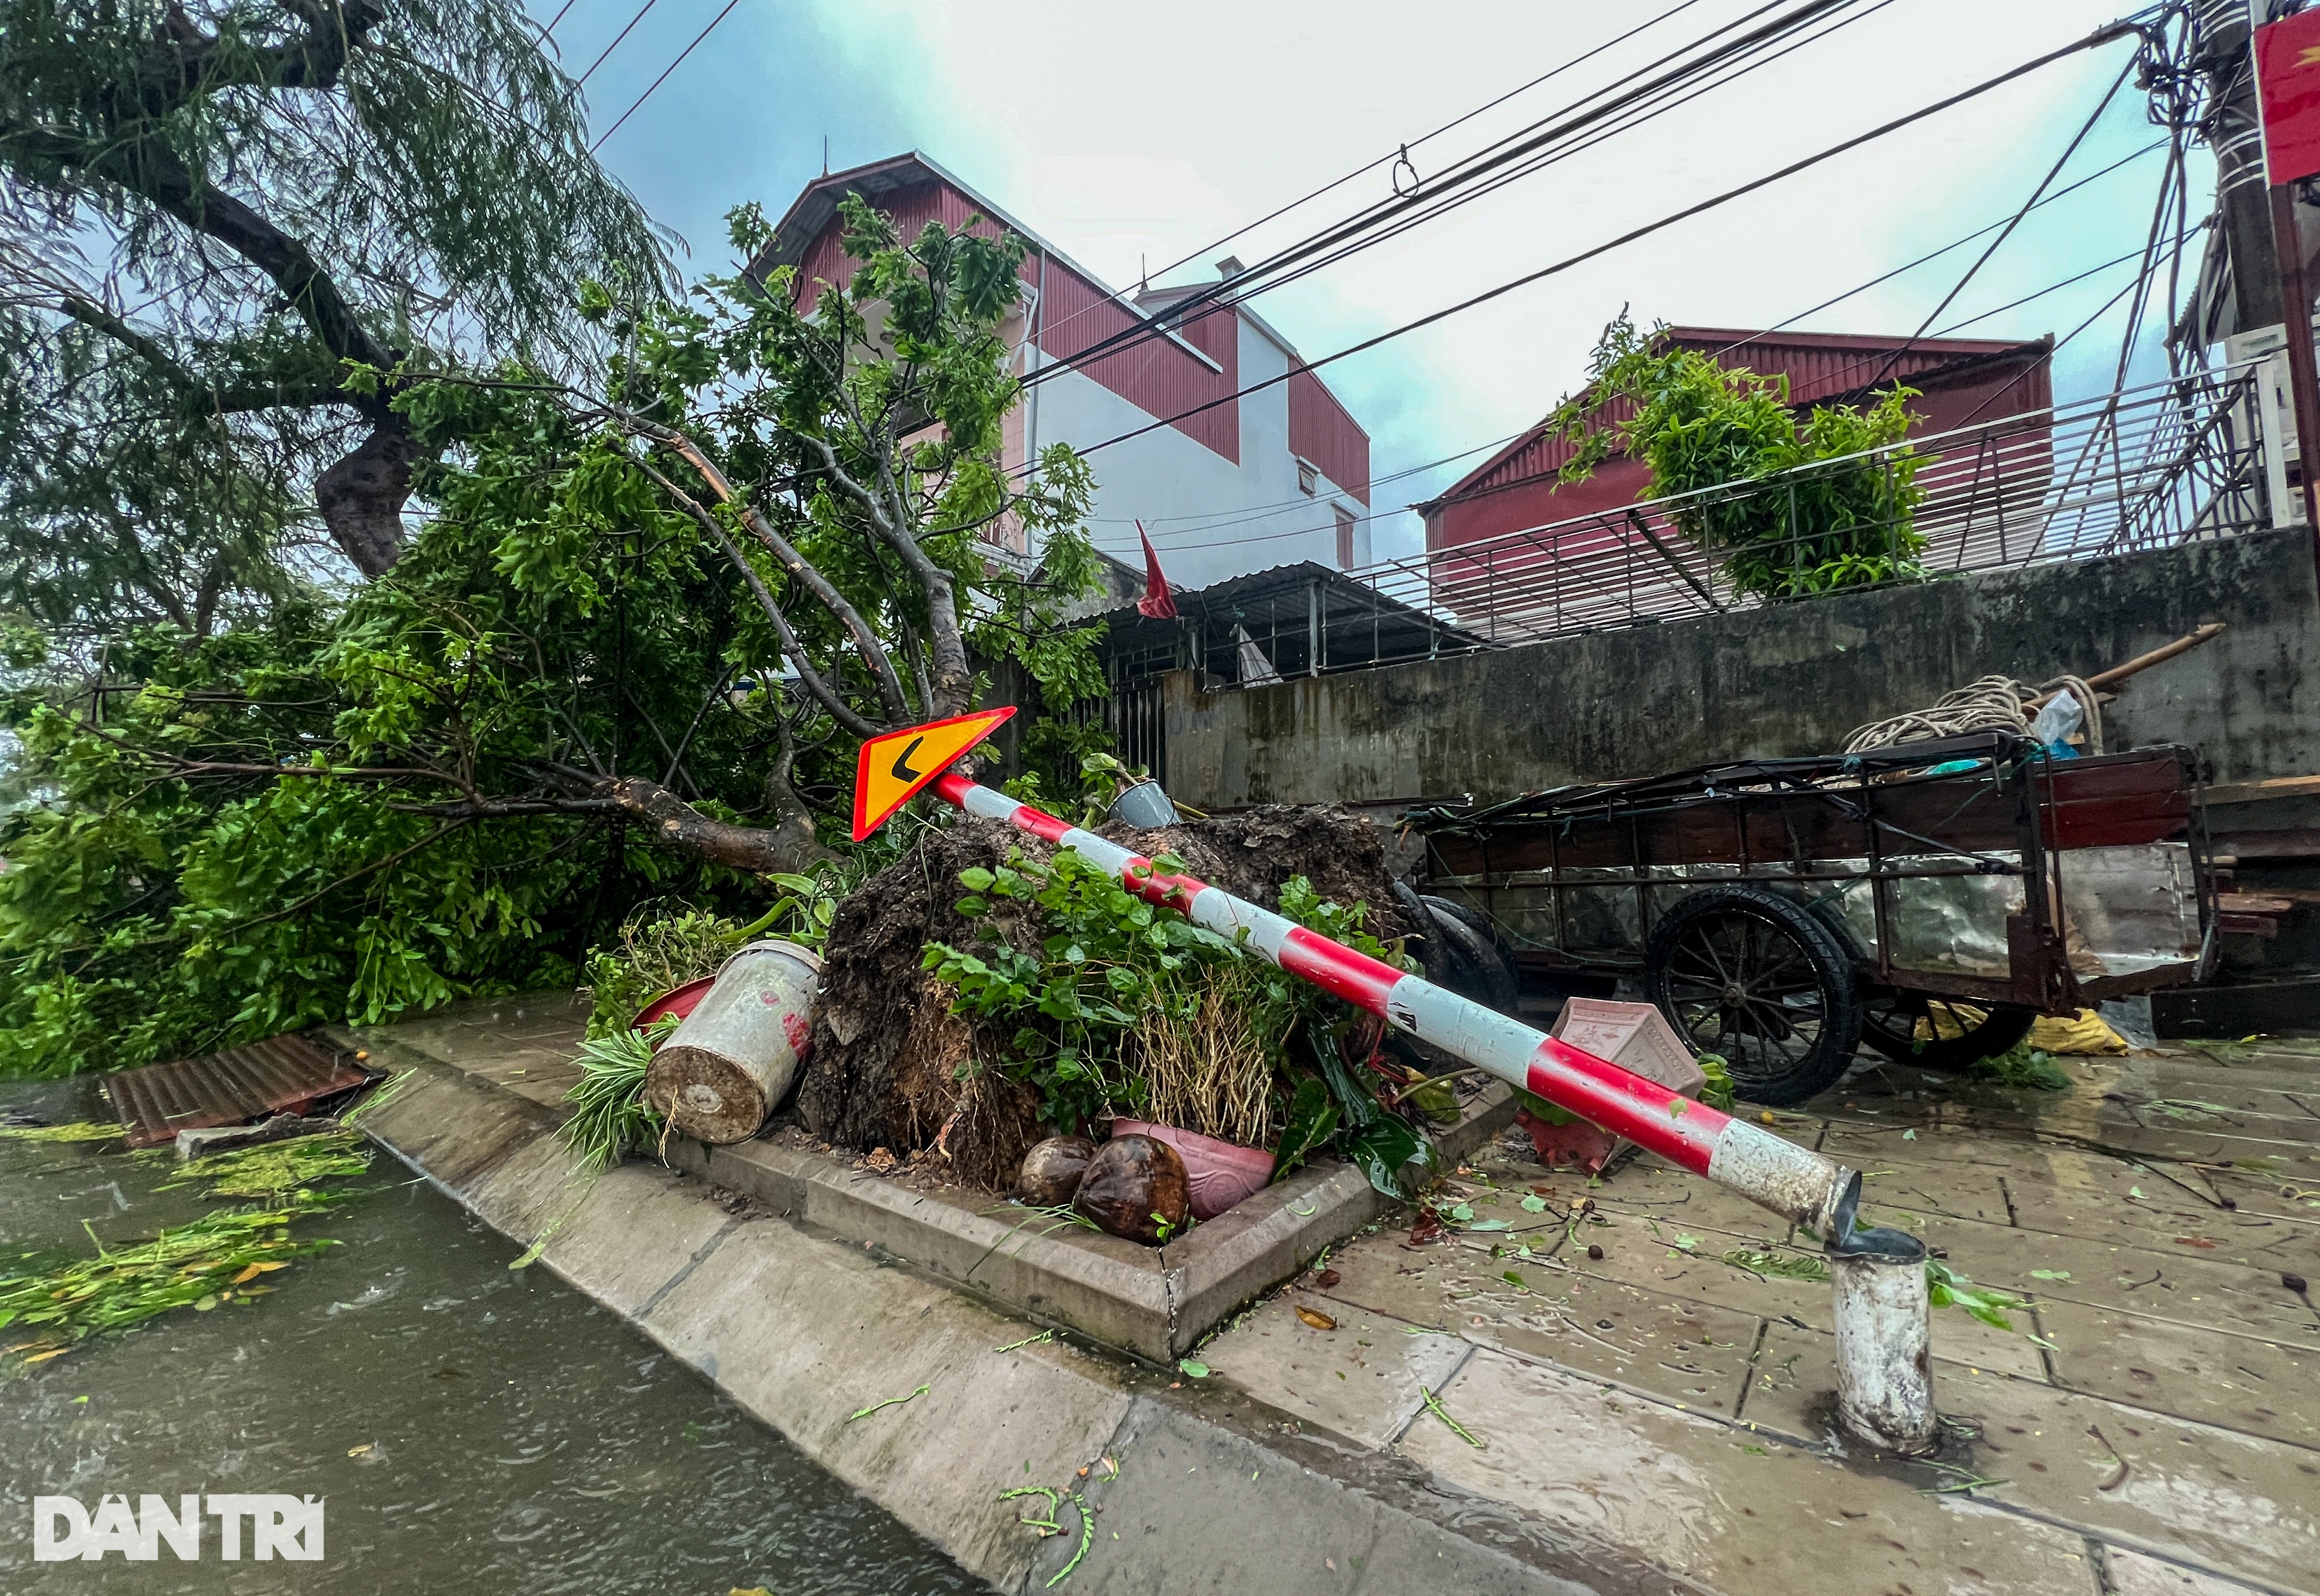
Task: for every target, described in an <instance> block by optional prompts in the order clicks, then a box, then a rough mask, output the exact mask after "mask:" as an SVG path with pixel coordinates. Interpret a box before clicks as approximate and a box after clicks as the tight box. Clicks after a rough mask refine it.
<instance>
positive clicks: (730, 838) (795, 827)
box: [595, 775, 829, 875]
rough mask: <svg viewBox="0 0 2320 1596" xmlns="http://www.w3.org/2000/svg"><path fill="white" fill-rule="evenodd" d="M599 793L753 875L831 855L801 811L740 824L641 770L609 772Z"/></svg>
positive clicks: (672, 837) (662, 834) (671, 836)
mask: <svg viewBox="0 0 2320 1596" xmlns="http://www.w3.org/2000/svg"><path fill="white" fill-rule="evenodd" d="M595 795H596V796H597V797H600V798H609V799H611V800H612V802H613V803H617V804H619V805H620V806H621V809H622V810H623V811H624V812H627V813H628V814H629V815H630V816H632V817H633V818H634V819H636V820H637V821H639V822H640V823H642V824H643V825H645V826H647V827H648V828H649V829H650V830H651V831H652V834H653V836H654V838H655V839H657V840H658V841H660V842H661V843H663V844H665V845H666V846H667V847H670V848H683V849H684V850H685V851H686V852H688V853H694V854H699V855H700V856H702V857H703V858H706V859H711V860H713V861H715V862H716V863H717V864H720V865H725V866H730V867H731V868H733V869H736V870H747V871H748V872H749V873H750V874H752V875H770V874H771V873H773V872H774V871H776V870H784V871H794V872H802V871H805V870H809V869H811V868H812V866H814V865H816V864H817V863H819V862H820V861H821V860H823V859H826V858H828V857H829V850H828V849H826V848H823V847H822V846H821V845H820V843H818V842H816V841H815V840H814V836H813V822H812V821H811V820H809V819H807V818H806V816H805V815H804V814H803V813H802V812H796V813H790V814H784V815H783V816H782V817H781V819H780V820H778V821H775V824H773V825H772V826H770V827H766V826H736V825H732V824H730V823H729V822H727V821H720V820H714V819H711V817H710V816H708V815H705V814H703V813H702V812H700V811H699V810H697V809H695V808H693V805H691V804H690V803H686V802H685V801H684V799H682V798H680V797H678V796H677V795H676V794H675V793H672V792H670V791H669V790H668V789H667V788H666V787H664V786H662V785H661V784H659V783H658V782H655V781H647V780H646V779H645V778H644V777H643V776H640V775H630V776H615V777H608V778H606V779H604V780H603V781H600V782H598V783H596V784H595Z"/></svg>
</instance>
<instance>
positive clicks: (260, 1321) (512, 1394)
mask: <svg viewBox="0 0 2320 1596" xmlns="http://www.w3.org/2000/svg"><path fill="white" fill-rule="evenodd" d="M9 1110H17V1111H26V1112H30V1113H32V1114H36V1115H38V1116H39V1117H40V1118H41V1119H43V1120H71V1119H90V1118H105V1117H109V1116H108V1112H107V1111H106V1110H105V1108H104V1104H103V1103H102V1102H99V1101H98V1100H97V1099H96V1098H95V1093H94V1091H93V1090H92V1089H90V1088H89V1086H88V1085H87V1084H71V1085H52V1086H37V1087H36V1086H27V1085H17V1086H12V1087H9V1088H7V1089H5V1091H0V1112H5V1111H9ZM167 1169H168V1166H167V1165H163V1164H158V1163H150V1162H147V1161H145V1160H141V1159H132V1158H131V1157H129V1156H125V1155H124V1154H122V1152H121V1150H120V1144H119V1143H117V1142H116V1143H111V1144H106V1145H104V1146H102V1147H73V1146H61V1145H54V1144H33V1143H26V1142H23V1141H17V1140H13V1139H5V1138H0V1256H7V1257H10V1258H12V1259H13V1258H14V1256H16V1255H18V1254H21V1253H23V1252H25V1251H27V1250H31V1249H40V1250H47V1249H50V1248H54V1247H62V1246H73V1247H76V1250H77V1251H80V1252H82V1253H84V1254H85V1253H86V1252H87V1251H88V1240H87V1235H86V1232H85V1231H84V1230H83V1229H82V1221H83V1220H88V1221H90V1222H91V1223H92V1224H93V1226H94V1227H95V1233H96V1234H97V1235H98V1236H99V1237H102V1238H104V1239H105V1240H106V1241H108V1242H112V1241H114V1240H120V1239H125V1238H131V1237H142V1236H147V1235H150V1234H151V1233H152V1231H153V1230H154V1229H157V1228H159V1226H162V1225H165V1224H173V1223H178V1222H182V1221H183V1220H187V1219H190V1218H192V1217H194V1216H195V1214H197V1213H199V1212H202V1211H205V1210H206V1209H208V1208H209V1207H210V1206H211V1205H209V1204H207V1203H205V1202H203V1200H202V1199H201V1198H200V1197H199V1196H198V1195H196V1194H195V1193H192V1192H184V1191H180V1192H155V1191H154V1189H153V1188H154V1187H155V1185H156V1184H158V1183H159V1181H160V1180H161V1179H163V1178H166V1174H167ZM410 1179H411V1176H410V1173H409V1172H408V1171H407V1170H405V1169H404V1168H403V1165H401V1164H399V1163H397V1162H396V1161H395V1160H394V1158H393V1157H392V1156H388V1155H386V1154H385V1153H384V1152H382V1153H380V1154H379V1155H378V1156H377V1157H376V1159H375V1160H374V1162H373V1164H372V1168H371V1174H370V1175H369V1176H367V1177H366V1178H365V1179H363V1180H361V1181H358V1182H357V1183H355V1184H356V1185H358V1187H360V1188H364V1189H366V1192H367V1194H365V1195H362V1196H359V1197H357V1198H354V1199H351V1200H349V1201H348V1202H344V1203H343V1204H341V1205H340V1207H338V1208H337V1209H335V1210H334V1211H331V1212H330V1213H328V1214H325V1215H322V1216H320V1217H317V1218H313V1219H309V1220H304V1221H302V1223H301V1224H300V1226H299V1227H298V1231H297V1233H298V1234H299V1235H300V1236H301V1237H302V1238H303V1237H307V1236H315V1237H321V1236H328V1237H333V1238H337V1239H339V1240H340V1241H342V1242H343V1243H345V1245H344V1246H343V1247H339V1248H337V1249H334V1250H333V1251H331V1252H329V1253H325V1254H324V1255H322V1256H319V1257H316V1258H313V1259H311V1260H303V1261H301V1262H299V1263H297V1264H296V1265H294V1266H293V1267H291V1268H289V1269H286V1270H284V1271H282V1272H280V1273H278V1274H275V1275H273V1276H271V1277H270V1279H271V1282H272V1283H273V1284H274V1285H275V1286H276V1290H275V1292H274V1293H273V1294H272V1295H270V1296H268V1297H267V1298H265V1299H264V1300H262V1301H258V1302H256V1303H254V1304H252V1305H250V1306H249V1307H246V1308H245V1307H241V1306H239V1305H229V1306H227V1307H224V1308H221V1309H219V1310H214V1311H211V1312H206V1313H198V1314H197V1313H194V1312H190V1311H180V1312H177V1313H174V1314H171V1315H168V1316H166V1317H164V1318H162V1319H157V1320H154V1321H153V1322H151V1323H150V1324H149V1325H147V1326H146V1327H144V1328H141V1329H139V1330H136V1331H134V1332H131V1333H130V1334H128V1335H125V1336H114V1337H102V1338H96V1339H95V1340H92V1341H90V1342H88V1343H86V1344H85V1345H84V1346H83V1347H82V1348H81V1349H80V1350H78V1351H76V1352H73V1353H71V1354H69V1355H68V1356H64V1357H60V1358H58V1359H56V1360H54V1361H53V1362H50V1363H49V1364H46V1365H41V1367H39V1368H35V1369H32V1370H29V1371H26V1372H24V1373H23V1374H14V1373H12V1374H6V1375H0V1437H5V1440H0V1590H5V1591H10V1592H12V1593H14V1592H23V1593H25V1596H35V1593H43V1596H44V1593H46V1592H50V1591H55V1592H68V1591H69V1592H79V1591H91V1592H112V1591H122V1592H130V1591H133V1592H135V1593H136V1596H162V1593H163V1592H172V1593H174V1592H188V1593H195V1592H198V1593H204V1596H206V1593H208V1592H224V1591H231V1592H234V1596H269V1593H271V1592H276V1591H285V1592H286V1591H300V1592H304V1591H317V1590H324V1589H331V1590H361V1591H382V1592H398V1593H399V1592H406V1591H408V1592H412V1593H414V1596H415V1593H419V1592H425V1593H428V1596H436V1593H439V1592H442V1591H525V1592H548V1591H555V1592H586V1593H589V1596H596V1593H599V1592H602V1593H605V1596H613V1593H618V1596H630V1593H631V1592H636V1591H654V1592H657V1593H658V1592H666V1593H669V1596H684V1593H689V1592H702V1593H704V1596H725V1592H727V1591H730V1590H731V1589H733V1588H735V1587H737V1586H738V1587H742V1588H748V1587H752V1586H763V1587H765V1588H766V1589H767V1590H769V1591H774V1592H776V1593H777V1596H811V1593H816V1592H828V1593H830V1596H836V1593H838V1592H845V1593H846V1596H856V1593H858V1592H862V1591H879V1592H882V1593H883V1592H889V1591H892V1592H897V1593H915V1592H921V1591H924V1592H934V1591H979V1590H982V1589H983V1588H984V1587H983V1586H982V1585H980V1584H979V1583H978V1582H976V1581H974V1579H972V1578H970V1577H969V1576H968V1575H967V1574H966V1573H964V1572H963V1571H962V1570H960V1569H959V1568H958V1567H957V1566H956V1564H952V1563H951V1562H949V1561H948V1560H947V1559H946V1558H944V1557H943V1556H942V1555H940V1554H939V1553H938V1552H936V1551H935V1550H934V1548H932V1547H931V1546H929V1545H927V1544H926V1543H925V1542H924V1541H922V1540H920V1538H919V1537H916V1536H915V1535H913V1534H912V1533H911V1531H910V1530H909V1529H907V1528H904V1527H903V1526H902V1524H901V1523H899V1522H898V1521H897V1520H896V1519H894V1518H893V1516H892V1515H891V1514H888V1513H887V1512H885V1511H884V1510H882V1509H880V1508H878V1507H876V1506H875V1505H873V1504H872V1503H870V1502H869V1501H865V1499H863V1498H861V1497H859V1496H857V1495H856V1494H855V1493H854V1492H852V1491H851V1490H849V1489H848V1488H847V1486H846V1485H845V1484H843V1483H840V1482H839V1481H838V1480H837V1479H836V1478H834V1477H833V1476H831V1475H829V1474H826V1473H824V1472H823V1471H822V1470H820V1468H818V1467H817V1466H815V1465H813V1464H812V1463H811V1462H810V1461H808V1460H807V1459H806V1458H805V1457H804V1456H803V1455H801V1454H800V1453H799V1452H798V1451H797V1449H796V1448H795V1447H793V1446H791V1445H790V1444H789V1443H788V1442H786V1441H785V1440H784V1439H783V1438H782V1437H780V1436H779V1435H777V1434H775V1433H774V1432H773V1431H771V1430H769V1429H766V1428H764V1427H763V1426H760V1425H758V1424H757V1423H755V1422H754V1421H752V1420H751V1419H748V1417H747V1416H746V1415H744V1414H742V1413H741V1412H740V1411H739V1410H738V1409H736V1408H735V1407H733V1406H732V1405H731V1404H730V1403H729V1402H727V1401H723V1400H722V1399H720V1397H719V1396H718V1395H717V1393H716V1392H713V1391H711V1389H710V1388H709V1387H708V1386H707V1385H706V1384H705V1383H702V1381H701V1380H700V1379H699V1378H698V1377H697V1376H696V1375H695V1374H693V1372H692V1371H691V1370H689V1369H687V1368H686V1367H684V1365H682V1364H679V1363H677V1362H676V1361H675V1359H673V1358H670V1357H669V1356H666V1354H664V1353H662V1352H661V1351H660V1349H659V1348H657V1347H654V1346H653V1345H652V1344H651V1343H650V1342H648V1341H647V1340H645V1339H644V1338H642V1337H640V1336H639V1335H637V1334H636V1333H635V1332H634V1331H632V1330H630V1328H628V1327H627V1326H625V1325H624V1324H622V1323H621V1321H620V1320H619V1319H616V1318H615V1317H613V1316H612V1314H610V1313H609V1312H607V1311H605V1310H603V1309H601V1308H599V1307H597V1306H596V1305H595V1304H594V1303H592V1302H590V1301H588V1299H586V1298H585V1297H584V1296H582V1295H580V1294H579V1293H577V1292H574V1291H572V1290H570V1289H568V1288H567V1287H566V1286H565V1285H564V1284H563V1283H560V1282H558V1281H557V1279H556V1278H555V1277H554V1276H552V1275H550V1274H548V1272H547V1271H546V1270H545V1269H539V1268H533V1269H527V1270H524V1271H521V1273H516V1272H511V1271H510V1270H509V1268H508V1265H509V1263H510V1262H511V1261H512V1259H513V1258H514V1257H515V1256H516V1255H517V1249H516V1248H515V1247H513V1246H512V1245H511V1244H509V1243H508V1242H507V1241H506V1240H505V1239H504V1238H502V1237H500V1236H498V1235H497V1234H495V1233H494V1232H493V1231H491V1230H490V1229H486V1228H485V1227H484V1226H483V1225H482V1224H480V1223H479V1222H478V1221H476V1220H474V1219H473V1218H471V1217H470V1216H469V1215H468V1214H467V1213H466V1211H463V1210H462V1209H460V1208H459V1207H458V1205H457V1204H456V1203H454V1202H451V1201H450V1200H449V1199H448V1198H446V1197H444V1196H442V1195H441V1194H440V1193H439V1192H434V1191H433V1190H431V1189H430V1188H428V1187H426V1186H423V1185H412V1184H407V1182H408V1181H409V1180H410ZM14 1339H17V1338H16V1337H14V1336H10V1335H7V1334H5V1333H0V1345H5V1344H6V1343H7V1342H10V1341H13V1340H14ZM10 1361H11V1362H12V1363H13V1361H14V1360H10ZM84 1398H85V1399H86V1400H85V1401H84V1400H81V1399H84ZM107 1492H121V1493H126V1494H128V1495H129V1497H130V1498H131V1501H134V1500H135V1499H136V1498H137V1497H138V1496H140V1495H142V1494H144V1493H147V1492H150V1493H153V1494H156V1495H160V1496H164V1497H167V1498H168V1499H169V1500H170V1501H171V1503H172V1504H173V1505H174V1503H175V1501H176V1499H177V1498H178V1497H179V1496H181V1495H186V1494H194V1493H201V1494H204V1495H206V1494H212V1493H228V1492H249V1493H282V1494H285V1495H298V1496H304V1495H318V1496H322V1497H324V1498H326V1499H327V1503H326V1519H325V1548H326V1550H325V1556H324V1559H323V1561H322V1563H320V1564H313V1563H285V1562H278V1561H276V1562H265V1563H260V1562H256V1561H253V1560H251V1557H250V1553H251V1551H252V1549H253V1548H252V1547H250V1546H247V1545H246V1546H244V1548H243V1560H242V1561H239V1562H234V1563H227V1562H224V1561H222V1559H221V1557H220V1555H219V1533H218V1521H217V1520H216V1519H204V1526H203V1528H204V1534H203V1539H202V1548H201V1549H202V1554H203V1556H202V1560H201V1561H200V1562H198V1563H183V1562H179V1561H177V1559H176V1558H175V1557H174V1556H173V1555H171V1554H170V1553H169V1552H168V1550H166V1549H164V1550H163V1551H162V1552H161V1560H160V1561H159V1562H155V1563H136V1564H129V1563H125V1562H124V1561H123V1560H122V1558H121V1556H119V1555H112V1556H108V1557H106V1558H105V1559H104V1561H103V1562H101V1563H86V1562H69V1563H58V1564H47V1563H44V1564H34V1563H33V1561H32V1498H33V1497H34V1496H35V1495H67V1496H72V1497H76V1498H77V1499H78V1500H79V1501H82V1502H83V1503H85V1504H86V1505H88V1506H89V1507H91V1508H94V1507H95V1505H96V1504H97V1502H98V1500H99V1499H100V1498H101V1497H102V1496H104V1494H105V1493H107Z"/></svg>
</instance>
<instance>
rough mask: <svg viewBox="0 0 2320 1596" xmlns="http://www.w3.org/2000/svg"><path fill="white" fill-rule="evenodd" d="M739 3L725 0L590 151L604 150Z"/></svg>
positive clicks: (592, 145)
mask: <svg viewBox="0 0 2320 1596" xmlns="http://www.w3.org/2000/svg"><path fill="white" fill-rule="evenodd" d="M739 4H741V0H725V9H724V10H723V11H720V12H719V13H718V14H716V15H715V16H713V17H711V18H710V19H709V26H707V27H705V28H703V29H702V30H701V32H698V33H696V34H694V35H693V42H692V43H690V44H688V45H686V46H685V47H684V49H683V50H679V51H678V52H677V57H676V59H675V60H673V61H671V62H670V63H669V64H668V65H667V66H666V67H665V68H662V70H661V75H660V76H659V77H656V78H654V79H653V80H652V83H651V85H650V86H648V87H647V88H646V90H645V92H644V93H642V94H640V95H638V96H637V98H636V104H633V105H630V107H629V108H628V109H627V110H626V111H623V112H621V120H620V122H614V123H613V124H612V126H611V127H608V128H606V129H605V130H604V131H603V136H602V137H600V138H599V139H597V141H595V142H594V144H591V145H589V146H588V153H589V154H591V155H594V154H595V153H596V151H598V150H602V149H603V147H604V140H606V139H609V138H611V137H612V135H613V134H614V133H617V132H619V131H621V123H623V122H627V121H628V120H629V118H630V117H631V116H634V115H635V114H636V113H637V106H639V105H642V104H644V103H645V102H646V101H647V100H649V99H651V98H652V97H653V90H654V89H657V88H658V87H659V86H661V85H662V84H664V83H666V82H667V81H668V75H669V74H670V73H671V72H674V71H675V70H676V69H677V68H679V67H682V66H684V58H685V57H687V56H689V55H691V54H692V53H693V51H694V50H699V49H700V48H701V41H702V40H704V39H706V38H708V37H709V35H710V34H711V33H713V32H716V30H717V24H718V23H721V22H723V21H724V20H725V19H726V18H727V17H728V16H730V15H731V14H732V11H733V8H734V7H735V6H736V5H739Z"/></svg>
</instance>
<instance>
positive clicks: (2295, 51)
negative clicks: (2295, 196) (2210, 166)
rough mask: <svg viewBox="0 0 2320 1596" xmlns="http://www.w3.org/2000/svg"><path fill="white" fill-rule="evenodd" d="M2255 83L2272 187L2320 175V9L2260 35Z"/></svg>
mask: <svg viewBox="0 0 2320 1596" xmlns="http://www.w3.org/2000/svg"><path fill="white" fill-rule="evenodd" d="M2255 84H2256V95H2257V97H2258V99H2259V100H2260V101H2261V105H2262V116H2263V163H2264V168H2265V176H2266V177H2267V178H2268V179H2269V180H2270V183H2271V185H2272V186H2274V187H2275V188H2276V187H2278V186H2279V185H2281V184H2283V183H2293V182H2295V181H2296V180H2297V178H2298V177H2311V176H2313V175H2314V174H2315V173H2320V11H2305V12H2298V13H2297V14H2296V15H2294V16H2291V17H2288V18H2286V19H2284V20H2283V21H2280V22H2276V23H2266V24H2265V25H2264V26H2262V27H2261V28H2258V29H2257V30H2256V31H2255Z"/></svg>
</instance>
